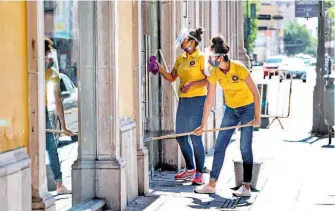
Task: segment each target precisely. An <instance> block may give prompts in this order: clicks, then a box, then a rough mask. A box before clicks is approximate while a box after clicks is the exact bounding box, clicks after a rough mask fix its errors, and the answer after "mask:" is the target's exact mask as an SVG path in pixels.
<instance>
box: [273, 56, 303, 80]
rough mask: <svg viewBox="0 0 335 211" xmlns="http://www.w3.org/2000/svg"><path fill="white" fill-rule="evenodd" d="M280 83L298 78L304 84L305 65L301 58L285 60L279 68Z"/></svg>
mask: <svg viewBox="0 0 335 211" xmlns="http://www.w3.org/2000/svg"><path fill="white" fill-rule="evenodd" d="M280 69H281V71H280V73H279V77H280V82H282V80H283V79H289V78H291V77H292V78H293V79H295V78H298V79H301V80H302V82H304V83H305V82H306V75H307V73H306V64H305V62H304V60H303V59H301V58H287V59H286V61H285V63H284V64H282V66H280Z"/></svg>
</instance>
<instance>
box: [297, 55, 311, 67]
mask: <svg viewBox="0 0 335 211" xmlns="http://www.w3.org/2000/svg"><path fill="white" fill-rule="evenodd" d="M295 57H296V58H300V59H303V60H304V63H305V65H307V66H308V65H310V64H311V60H312V58H313V57H311V56H310V55H307V54H298V55H296V56H295Z"/></svg>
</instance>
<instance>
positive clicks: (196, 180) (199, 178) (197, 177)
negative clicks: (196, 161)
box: [192, 172, 205, 185]
mask: <svg viewBox="0 0 335 211" xmlns="http://www.w3.org/2000/svg"><path fill="white" fill-rule="evenodd" d="M204 183H205V182H204V177H203V176H202V173H199V172H197V173H196V174H195V177H194V179H193V181H192V184H193V185H203V184H204Z"/></svg>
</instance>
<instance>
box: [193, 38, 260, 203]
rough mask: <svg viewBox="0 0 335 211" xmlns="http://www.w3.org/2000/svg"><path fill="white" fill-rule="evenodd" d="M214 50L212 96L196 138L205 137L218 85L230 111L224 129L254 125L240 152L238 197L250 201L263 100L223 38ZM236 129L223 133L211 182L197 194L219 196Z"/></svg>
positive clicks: (244, 136)
mask: <svg viewBox="0 0 335 211" xmlns="http://www.w3.org/2000/svg"><path fill="white" fill-rule="evenodd" d="M211 42H212V45H211V47H210V57H209V61H208V62H209V64H210V65H211V66H212V69H211V71H210V76H209V77H207V80H208V82H209V83H208V94H207V98H206V102H205V107H204V113H203V118H202V123H201V126H200V127H198V128H197V129H196V130H195V131H194V134H196V135H201V134H202V132H203V130H204V128H205V126H206V124H207V120H208V116H209V114H210V110H211V108H212V107H213V104H214V97H215V91H216V83H217V82H218V83H219V84H220V86H221V87H222V89H223V92H224V96H225V103H226V110H225V113H224V117H223V120H222V124H221V128H223V127H229V126H237V125H238V124H239V123H241V124H250V127H243V128H242V129H241V130H242V132H241V140H240V150H241V154H242V160H243V184H242V186H241V187H240V188H239V190H237V191H235V192H234V195H236V196H239V197H250V196H251V193H250V182H251V178H252V167H253V153H252V138H253V131H254V127H259V125H260V97H259V93H258V90H257V87H256V85H255V83H254V81H253V79H252V78H251V76H250V74H249V71H248V69H247V68H246V67H245V66H244V65H243V64H242V63H241V62H239V61H235V60H231V59H229V57H228V53H229V46H228V45H227V44H226V43H225V42H224V39H223V37H222V36H220V35H218V36H216V37H213V38H212V40H211ZM234 131H235V129H231V130H223V131H220V133H219V135H218V137H217V140H216V144H215V151H214V159H213V164H212V171H211V173H210V181H209V183H208V184H206V185H204V186H203V187H201V188H199V189H196V190H194V191H195V192H196V193H215V192H216V182H217V180H218V178H219V175H220V172H221V169H222V165H223V161H224V157H225V153H226V149H227V147H228V144H229V142H230V139H231V137H232V135H233V133H234Z"/></svg>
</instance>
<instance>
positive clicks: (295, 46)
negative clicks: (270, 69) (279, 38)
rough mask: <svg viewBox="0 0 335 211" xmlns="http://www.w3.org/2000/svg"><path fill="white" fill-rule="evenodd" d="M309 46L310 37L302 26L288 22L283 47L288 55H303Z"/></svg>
mask: <svg viewBox="0 0 335 211" xmlns="http://www.w3.org/2000/svg"><path fill="white" fill-rule="evenodd" d="M310 44H311V35H310V33H309V32H308V30H307V29H306V28H305V27H304V26H303V25H299V24H298V23H297V22H296V21H290V22H289V23H288V24H287V25H286V26H285V33H284V46H285V52H286V53H287V54H288V55H295V54H298V53H304V52H305V51H306V49H307V47H308V46H310Z"/></svg>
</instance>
